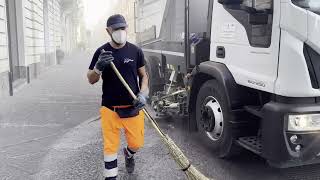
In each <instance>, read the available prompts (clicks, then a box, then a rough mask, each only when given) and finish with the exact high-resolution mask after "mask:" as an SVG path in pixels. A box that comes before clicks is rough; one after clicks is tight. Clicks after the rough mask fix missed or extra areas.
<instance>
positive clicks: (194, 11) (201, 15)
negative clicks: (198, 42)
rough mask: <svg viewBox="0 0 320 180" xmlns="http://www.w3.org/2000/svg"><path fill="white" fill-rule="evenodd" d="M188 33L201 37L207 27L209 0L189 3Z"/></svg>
mask: <svg viewBox="0 0 320 180" xmlns="http://www.w3.org/2000/svg"><path fill="white" fill-rule="evenodd" d="M189 3H190V8H189V11H190V12H189V13H190V15H189V18H190V20H189V23H190V25H189V27H190V33H195V34H199V35H200V36H201V35H203V33H205V32H206V31H207V26H208V9H209V8H208V7H209V0H197V1H190V2H189Z"/></svg>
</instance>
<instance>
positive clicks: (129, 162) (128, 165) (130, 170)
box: [123, 148, 135, 174]
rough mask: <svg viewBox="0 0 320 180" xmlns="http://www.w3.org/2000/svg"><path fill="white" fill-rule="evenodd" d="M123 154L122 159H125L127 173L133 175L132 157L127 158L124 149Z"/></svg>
mask: <svg viewBox="0 0 320 180" xmlns="http://www.w3.org/2000/svg"><path fill="white" fill-rule="evenodd" d="M123 153H124V157H125V161H126V169H127V172H128V173H129V174H131V173H133V171H134V166H135V162H134V157H133V156H132V157H131V158H129V154H128V151H127V149H126V148H123Z"/></svg>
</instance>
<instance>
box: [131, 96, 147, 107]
mask: <svg viewBox="0 0 320 180" xmlns="http://www.w3.org/2000/svg"><path fill="white" fill-rule="evenodd" d="M146 103H147V96H145V95H144V93H141V92H140V93H139V94H138V95H137V99H135V100H133V106H134V107H135V108H137V109H140V110H141V109H143V108H144V106H145V105H146Z"/></svg>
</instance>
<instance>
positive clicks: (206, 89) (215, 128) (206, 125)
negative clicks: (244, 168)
mask: <svg viewBox="0 0 320 180" xmlns="http://www.w3.org/2000/svg"><path fill="white" fill-rule="evenodd" d="M233 118H234V117H233V115H232V113H231V109H230V107H229V103H228V102H227V96H226V92H225V91H224V88H223V86H222V85H221V84H220V83H219V82H218V81H216V80H209V81H207V82H205V83H204V84H203V85H202V87H201V88H200V90H199V92H198V95H197V102H196V121H197V127H198V131H199V134H200V137H201V139H203V140H204V141H205V143H209V146H210V147H212V149H214V150H215V151H217V152H218V154H219V156H220V157H221V158H230V157H232V156H233V155H235V154H237V153H238V152H239V151H240V149H241V148H240V147H239V146H237V145H236V144H235V143H234V140H235V137H234V136H235V134H236V133H235V132H234V131H233V129H232V127H231V124H230V121H232V120H233Z"/></svg>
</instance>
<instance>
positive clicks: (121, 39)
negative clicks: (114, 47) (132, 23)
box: [112, 30, 127, 44]
mask: <svg viewBox="0 0 320 180" xmlns="http://www.w3.org/2000/svg"><path fill="white" fill-rule="evenodd" d="M112 38H113V40H114V41H115V42H116V43H118V44H124V43H125V42H127V32H126V31H125V30H118V31H114V32H113V33H112Z"/></svg>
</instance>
